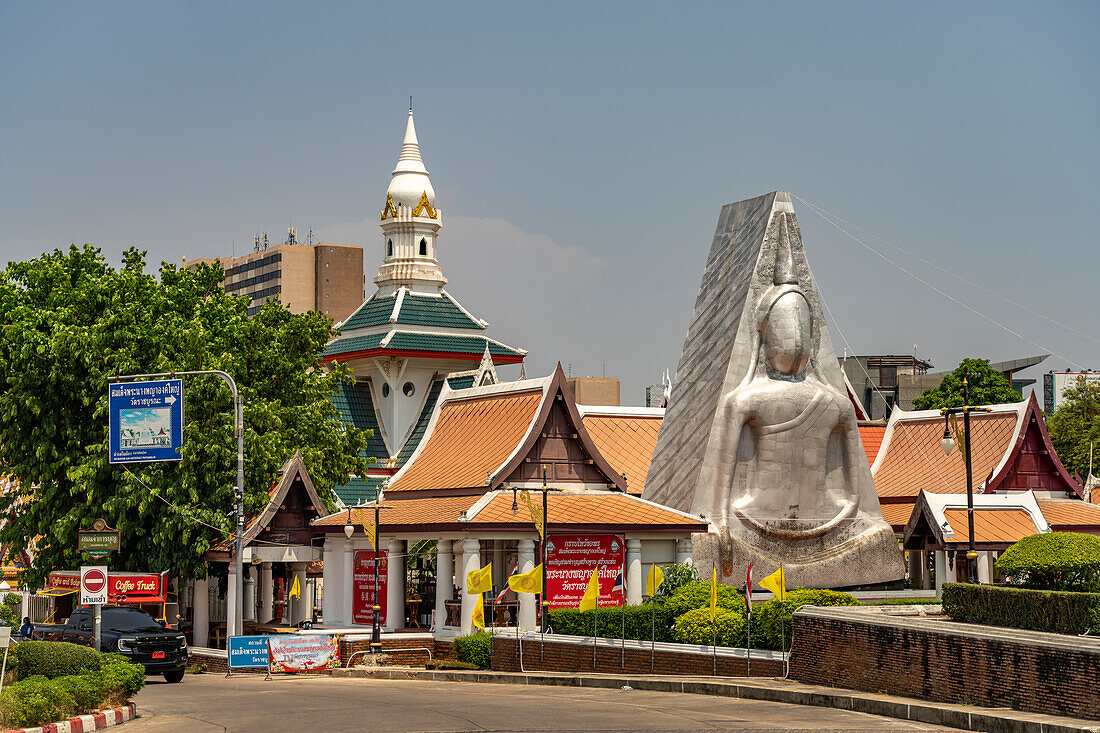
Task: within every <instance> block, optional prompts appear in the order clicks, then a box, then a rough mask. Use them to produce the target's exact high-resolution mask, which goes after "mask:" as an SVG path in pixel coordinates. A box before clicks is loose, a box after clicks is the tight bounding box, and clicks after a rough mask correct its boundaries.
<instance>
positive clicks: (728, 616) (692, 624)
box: [672, 606, 745, 647]
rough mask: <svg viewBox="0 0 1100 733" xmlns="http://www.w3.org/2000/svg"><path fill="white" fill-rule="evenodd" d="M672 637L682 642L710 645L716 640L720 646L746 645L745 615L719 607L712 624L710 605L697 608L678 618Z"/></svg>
mask: <svg viewBox="0 0 1100 733" xmlns="http://www.w3.org/2000/svg"><path fill="white" fill-rule="evenodd" d="M672 638H673V639H674V640H676V641H678V642H680V643H682V644H705V645H706V646H710V645H711V643H712V641H714V642H715V643H716V644H717V645H718V646H733V647H740V646H744V645H745V616H744V614H742V613H740V612H738V611H731V610H728V609H724V608H719V609H718V610H717V612H716V613H715V618H714V623H713V624H711V621H710V607H709V606H708V607H707V608H695V609H692V610H691V611H688V612H687V613H685V614H682V615H681V616H680V617H678V618H677V619H676V624H675V625H674V626H673V627H672Z"/></svg>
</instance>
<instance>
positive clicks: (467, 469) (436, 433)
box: [389, 364, 623, 492]
mask: <svg viewBox="0 0 1100 733" xmlns="http://www.w3.org/2000/svg"><path fill="white" fill-rule="evenodd" d="M555 405H558V406H560V407H561V409H562V410H563V411H564V412H558V413H557V414H558V415H559V416H560V415H563V416H564V417H561V418H560V419H563V420H565V421H566V422H567V423H568V425H569V426H571V427H570V434H569V435H568V440H570V441H574V442H575V444H578V445H579V447H580V450H581V451H582V452H583V453H585V454H587V459H585V460H584V461H583V463H584V465H585V466H586V467H590V468H585V470H586V471H592V472H594V473H597V474H598V475H599V476H600V481H601V482H606V483H607V484H609V485H611V486H612V487H614V488H615V489H618V490H620V491H621V490H622V489H623V486H622V484H623V480H622V477H621V476H620V475H619V472H617V471H616V470H615V469H614V468H613V467H612V465H611V464H610V463H609V462H608V460H607V458H606V457H604V456H603V455H602V454H601V453H600V451H599V449H598V448H597V447H596V444H595V443H594V442H593V440H592V438H591V436H590V435H589V434H588V431H587V430H586V428H585V426H584V424H583V422H582V420H581V416H580V413H579V412H578V410H577V406H576V403H575V402H574V401H573V398H572V393H571V392H570V391H569V389H568V388H567V386H566V383H565V374H564V372H562V369H561V365H560V364H559V365H558V366H557V368H556V369H555V371H554V373H553V374H552V375H551V376H549V377H546V378H544V379H530V380H524V381H519V382H506V383H502V384H493V385H486V386H483V387H472V388H470V389H464V390H452V389H450V388H449V387H446V388H444V390H443V393H442V395H441V397H440V399H439V402H438V405H437V407H436V409H435V412H434V413H433V415H432V418H431V421H430V423H429V425H428V428H427V434H426V436H425V439H424V440H423V441H422V442H421V444H420V446H419V448H418V449H417V450H416V451H415V452H414V453H413V455H412V456H411V457H410V458H409V461H408V462H407V463H406V464H405V465H404V467H402V468H401V470H399V471H398V472H397V473H396V474H395V475H394V477H393V479H392V481H391V483H390V488H389V491H391V492H403V491H453V490H467V491H468V490H480V491H488V490H491V489H495V488H498V487H499V486H501V485H502V484H503V483H504V482H505V481H507V480H509V479H510V477H512V476H514V475H515V474H516V473H517V472H519V471H520V469H521V466H524V462H525V460H526V459H527V457H528V456H529V454H530V453H531V451H532V449H533V448H534V446H535V444H536V442H537V441H539V440H540V439H544V438H546V437H547V436H546V435H545V434H544V433H545V428H546V426H547V425H548V420H549V419H550V417H551V413H552V411H553V408H554V407H555ZM562 439H566V438H564V437H563V438H562ZM559 458H564V456H562V457H552V456H548V457H547V458H546V459H545V462H546V463H548V464H550V463H557V462H560V460H557V459H559ZM551 478H552V479H553V476H551ZM559 480H564V479H559Z"/></svg>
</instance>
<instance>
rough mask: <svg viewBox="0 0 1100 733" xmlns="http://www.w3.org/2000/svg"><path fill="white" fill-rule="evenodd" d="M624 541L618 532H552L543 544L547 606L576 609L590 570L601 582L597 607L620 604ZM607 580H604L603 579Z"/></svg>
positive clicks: (624, 556) (624, 550)
mask: <svg viewBox="0 0 1100 733" xmlns="http://www.w3.org/2000/svg"><path fill="white" fill-rule="evenodd" d="M625 547H626V542H625V541H624V540H623V536H622V535H617V534H591V535H580V534H552V535H550V537H549V539H548V541H547V543H546V596H547V600H548V601H549V602H550V608H577V607H578V606H579V605H580V603H581V597H582V596H584V591H585V589H586V588H587V587H588V582H589V579H590V578H591V576H592V570H593V569H595V570H596V575H597V577H598V578H599V584H600V607H601V608H606V607H608V606H621V605H623V602H624V598H623V589H622V586H619V587H618V588H616V587H615V582H614V581H615V577H616V576H617V575H618V574H619V573H622V572H623V567H624V563H625V559H626V549H625ZM605 581H606V582H605Z"/></svg>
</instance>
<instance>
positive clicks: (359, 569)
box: [351, 550, 388, 626]
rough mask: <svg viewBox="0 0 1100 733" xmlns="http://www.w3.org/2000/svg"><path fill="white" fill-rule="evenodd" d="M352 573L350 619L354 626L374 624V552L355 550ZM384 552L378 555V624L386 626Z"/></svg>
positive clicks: (385, 564)
mask: <svg viewBox="0 0 1100 733" xmlns="http://www.w3.org/2000/svg"><path fill="white" fill-rule="evenodd" d="M354 563H355V568H354V570H353V571H352V586H353V588H352V597H351V617H352V622H353V623H356V624H373V623H374V605H375V598H374V550H357V551H356V552H355V559H354ZM386 566H387V561H386V551H385V550H382V552H381V553H379V555H378V606H380V610H379V612H378V619H379V623H380V624H382V625H383V626H385V624H386V585H387V584H386V576H387V575H388V573H387V572H386Z"/></svg>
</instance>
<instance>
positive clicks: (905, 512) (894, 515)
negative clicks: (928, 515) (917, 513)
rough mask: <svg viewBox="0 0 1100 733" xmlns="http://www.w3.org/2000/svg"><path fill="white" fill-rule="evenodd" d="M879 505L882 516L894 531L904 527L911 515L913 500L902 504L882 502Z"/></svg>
mask: <svg viewBox="0 0 1100 733" xmlns="http://www.w3.org/2000/svg"><path fill="white" fill-rule="evenodd" d="M881 506H882V518H883V519H885V520H886V523H887V524H889V525H890V526H891V527H893V528H894V530H895V531H901V530H902V529H904V528H905V525H906V524H908V523H909V517H911V516H913V502H911V501H910V502H906V503H904V504H882V505H881Z"/></svg>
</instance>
